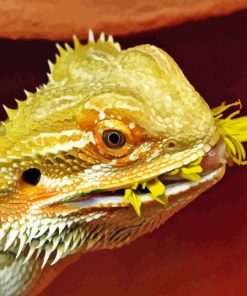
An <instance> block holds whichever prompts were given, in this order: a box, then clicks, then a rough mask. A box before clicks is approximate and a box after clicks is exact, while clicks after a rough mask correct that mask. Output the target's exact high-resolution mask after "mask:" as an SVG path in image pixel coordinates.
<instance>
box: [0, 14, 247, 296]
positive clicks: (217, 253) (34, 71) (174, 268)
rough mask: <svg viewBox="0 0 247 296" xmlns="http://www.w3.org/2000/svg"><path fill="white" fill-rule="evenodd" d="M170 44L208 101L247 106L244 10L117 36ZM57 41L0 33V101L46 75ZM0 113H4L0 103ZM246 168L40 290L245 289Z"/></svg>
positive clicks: (9, 101)
mask: <svg viewBox="0 0 247 296" xmlns="http://www.w3.org/2000/svg"><path fill="white" fill-rule="evenodd" d="M116 39H117V40H118V41H120V43H121V44H122V46H123V48H126V47H129V46H134V45H137V44H141V43H152V44H154V45H156V46H159V47H161V48H163V49H164V50H166V51H167V52H168V53H169V54H171V55H172V57H173V58H174V59H175V60H176V62H177V63H178V64H179V65H180V67H181V68H182V69H183V71H184V73H185V75H186V76H187V77H188V78H189V80H190V81H191V83H192V84H193V85H194V86H195V88H196V89H197V90H198V91H199V92H200V94H201V95H202V96H203V97H204V98H205V100H206V101H207V102H208V103H209V105H210V106H211V107H215V106H217V105H219V104H220V103H221V102H222V101H225V100H226V101H228V102H232V101H234V100H236V99H240V100H241V101H242V103H243V106H244V108H243V109H244V110H243V113H242V114H246V113H247V13H246V12H244V11H242V12H239V13H236V14H233V15H230V16H227V17H219V18H212V19H207V20H204V21H200V22H193V23H186V24H183V25H181V26H178V27H174V28H168V29H162V30H157V31H153V32H148V33H145V34H140V35H135V36H128V37H124V38H123V37H121V38H116ZM55 52H56V49H55V45H54V42H48V41H35V40H33V41H9V40H0V103H1V105H2V104H6V105H7V106H8V107H16V103H15V101H14V98H18V99H24V98H25V95H24V92H23V89H27V90H29V91H34V90H35V86H38V85H39V84H41V83H44V82H46V81H47V78H46V75H45V73H46V72H48V66H47V59H48V58H49V59H51V60H52V61H54V55H55ZM0 113H1V114H0V115H1V118H0V119H1V120H2V119H5V118H6V114H5V112H4V110H3V108H2V107H1V108H0ZM246 213H247V170H246V167H237V166H236V167H233V168H230V169H228V171H227V173H226V175H225V177H224V179H223V180H222V181H221V182H220V183H219V184H217V185H216V186H215V187H213V188H212V189H210V190H209V191H207V192H206V193H204V194H203V195H201V196H200V197H199V198H198V199H197V200H196V201H194V202H193V203H192V204H191V205H189V206H187V207H186V208H185V209H183V210H181V211H180V212H179V213H178V214H176V215H174V216H173V217H172V218H171V219H170V220H168V221H167V222H166V224H165V225H163V226H162V227H160V228H159V229H158V230H156V231H154V232H153V233H151V234H149V235H146V236H144V237H142V238H140V239H138V240H137V241H135V242H134V243H132V244H131V245H130V246H126V247H123V248H122V249H117V250H112V251H99V252H96V253H91V254H85V255H82V256H81V259H80V260H79V261H78V262H77V263H76V264H74V265H71V266H69V267H67V269H66V270H65V271H64V272H63V273H61V275H60V276H59V277H58V278H57V279H56V280H55V281H54V282H53V283H52V284H51V285H50V286H49V287H48V288H47V289H46V290H45V291H44V292H43V293H42V294H41V295H40V296H51V295H59V296H65V295H73V296H79V295H109V296H110V295H131V296H132V295H135V296H136V295H139V294H140V295H143V296H145V295H155V296H156V295H168V296H170V295H171V296H178V295H179V296H180V295H189V296H194V295H201V296H204V295H205V296H206V295H210V296H214V295H226V296H228V295H234V296H235V295H247V291H246V280H247V225H246V222H247V215H246Z"/></svg>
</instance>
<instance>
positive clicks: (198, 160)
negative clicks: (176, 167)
mask: <svg viewBox="0 0 247 296" xmlns="http://www.w3.org/2000/svg"><path fill="white" fill-rule="evenodd" d="M201 162H202V157H199V158H197V159H196V160H194V161H192V162H190V163H189V165H198V164H200V163H201Z"/></svg>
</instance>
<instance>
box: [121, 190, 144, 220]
mask: <svg viewBox="0 0 247 296" xmlns="http://www.w3.org/2000/svg"><path fill="white" fill-rule="evenodd" d="M123 200H124V201H126V200H128V201H129V202H130V203H131V205H132V206H133V208H134V209H135V212H136V214H137V215H138V216H139V217H140V216H141V204H142V202H141V198H140V197H139V196H138V195H137V194H135V193H134V192H133V190H131V189H125V195H124V197H123Z"/></svg>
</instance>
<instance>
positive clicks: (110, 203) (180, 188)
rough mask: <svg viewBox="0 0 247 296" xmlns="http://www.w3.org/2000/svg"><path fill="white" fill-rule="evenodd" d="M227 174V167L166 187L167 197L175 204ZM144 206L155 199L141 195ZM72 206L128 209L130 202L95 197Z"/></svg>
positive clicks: (112, 196)
mask: <svg viewBox="0 0 247 296" xmlns="http://www.w3.org/2000/svg"><path fill="white" fill-rule="evenodd" d="M224 172H225V165H222V166H221V167H219V168H217V169H216V170H213V171H211V172H210V173H208V174H206V175H204V176H203V177H202V178H201V179H200V180H198V181H185V180H183V181H180V182H176V183H173V184H169V185H167V186H166V197H167V198H169V203H172V202H173V198H175V197H176V196H177V195H178V194H181V193H184V192H187V191H189V190H193V189H196V188H197V187H198V186H206V184H207V183H208V182H210V181H212V180H213V179H217V180H219V179H221V177H223V175H224ZM139 196H140V198H141V201H142V203H143V204H147V203H150V202H153V199H152V198H151V197H150V195H149V194H148V193H142V194H139ZM68 204H69V205H70V206H73V207H78V208H101V207H126V206H128V205H129V203H128V202H123V196H122V195H121V194H116V195H111V194H109V195H106V194H104V195H95V196H93V197H90V198H88V199H84V200H80V201H71V202H69V203H68Z"/></svg>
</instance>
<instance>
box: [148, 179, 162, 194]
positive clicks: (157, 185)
mask: <svg viewBox="0 0 247 296" xmlns="http://www.w3.org/2000/svg"><path fill="white" fill-rule="evenodd" d="M147 188H148V190H149V191H150V192H151V194H152V196H153V197H160V196H162V195H164V194H165V192H166V187H165V185H164V184H163V183H162V182H161V181H160V180H159V179H153V180H151V181H149V182H148V183H147Z"/></svg>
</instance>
